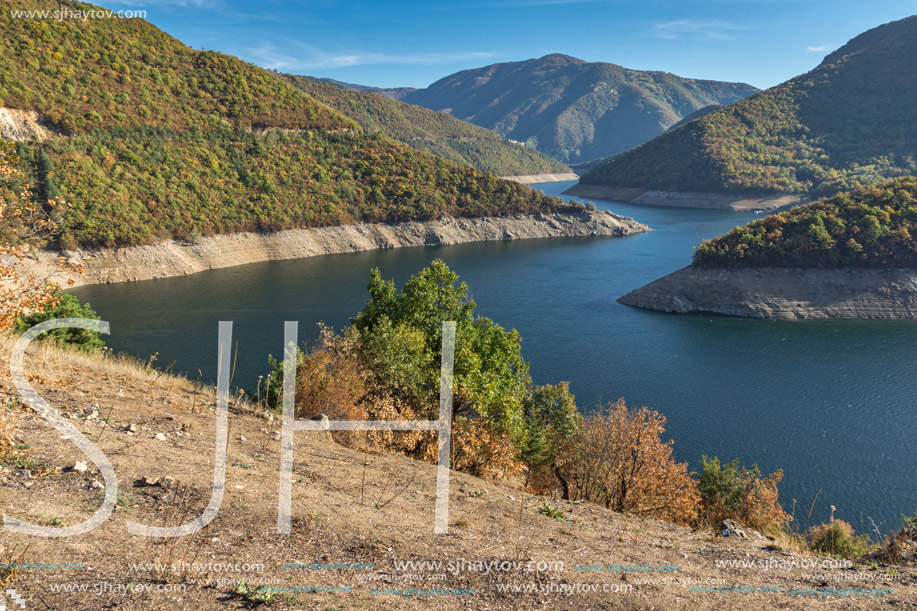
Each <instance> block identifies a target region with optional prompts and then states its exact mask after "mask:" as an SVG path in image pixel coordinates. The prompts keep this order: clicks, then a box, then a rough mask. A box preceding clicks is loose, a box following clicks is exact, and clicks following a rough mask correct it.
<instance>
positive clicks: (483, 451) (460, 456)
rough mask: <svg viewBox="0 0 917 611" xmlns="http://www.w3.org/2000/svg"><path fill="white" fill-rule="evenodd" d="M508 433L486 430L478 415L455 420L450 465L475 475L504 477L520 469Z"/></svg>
mask: <svg viewBox="0 0 917 611" xmlns="http://www.w3.org/2000/svg"><path fill="white" fill-rule="evenodd" d="M517 454H518V450H517V448H516V444H515V443H513V440H512V439H511V438H510V437H509V435H505V434H504V435H501V434H498V433H494V432H492V431H489V430H488V429H487V426H486V425H485V424H484V422H482V421H481V419H480V418H475V419H473V420H468V419H465V418H461V419H457V420H456V421H455V422H453V425H452V468H453V469H455V470H457V471H462V472H464V473H468V474H471V475H474V476H476V477H497V478H499V477H508V476H511V475H518V474H520V473H521V472H522V470H523V464H522V462H520V461H518V460H516V456H517Z"/></svg>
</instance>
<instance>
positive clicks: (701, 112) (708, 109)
mask: <svg viewBox="0 0 917 611" xmlns="http://www.w3.org/2000/svg"><path fill="white" fill-rule="evenodd" d="M722 107H723V105H722V104H711V105H710V106H704V107H703V108H701V109H700V110H695V111H694V112H692V113H691V114H690V115H688V116H687V117H685V118H684V119H682V120H681V121H679V122H678V123H676V124H674V125H672V126H670V127H669V129H675V128H676V127H681V126H682V125H684V124H685V123H688V122H690V121H693V120H694V119H700V118H701V117H706V116H707V115H709V114H710V113H711V112H713V111H714V110H716V109H717V108H722ZM666 131H668V130H666Z"/></svg>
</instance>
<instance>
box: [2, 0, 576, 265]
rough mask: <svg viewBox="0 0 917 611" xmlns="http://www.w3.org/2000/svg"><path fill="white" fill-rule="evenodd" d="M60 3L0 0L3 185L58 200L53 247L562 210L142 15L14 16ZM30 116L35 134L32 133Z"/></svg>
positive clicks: (76, 7) (557, 203) (553, 201)
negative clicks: (17, 174) (365, 123)
mask: <svg viewBox="0 0 917 611" xmlns="http://www.w3.org/2000/svg"><path fill="white" fill-rule="evenodd" d="M67 6H68V8H70V9H71V10H73V11H90V10H95V11H101V10H103V9H100V8H98V7H94V6H92V5H89V4H80V3H75V2H70V3H68V4H67ZM57 8H58V3H57V2H51V1H48V0H25V1H22V0H17V1H15V2H13V1H11V0H0V108H5V109H7V110H6V111H4V113H3V116H4V117H7V118H11V117H12V118H14V119H16V120H17V121H18V122H19V123H20V124H21V125H20V126H19V127H17V128H16V129H13V130H6V131H7V132H9V133H13V134H17V133H18V134H20V138H22V137H24V138H25V139H21V140H20V142H19V143H18V156H19V158H20V159H21V169H22V171H23V173H24V175H25V181H24V182H23V181H20V180H18V179H17V180H14V181H8V180H5V179H4V180H3V181H0V190H2V191H4V192H6V191H18V189H21V188H23V187H24V186H26V184H29V185H32V186H33V187H34V188H35V189H36V192H37V193H39V194H40V196H41V197H42V198H54V197H56V196H58V195H61V196H64V197H65V198H66V199H67V200H68V201H69V202H70V204H71V206H70V208H68V209H66V210H64V211H63V212H62V214H63V217H62V219H61V226H62V234H61V236H60V244H61V245H62V246H64V247H73V246H77V245H84V246H116V245H131V244H145V243H151V242H157V241H162V240H166V239H169V238H180V239H191V240H194V239H196V238H197V237H200V236H205V235H208V234H213V233H229V232H235V231H249V230H256V231H273V230H279V229H287V228H294V227H307V226H323V225H338V224H345V223H351V222H354V221H359V220H366V221H404V220H428V219H433V218H438V217H439V216H441V215H450V216H466V217H473V216H489V215H501V214H511V213H534V212H541V211H548V210H557V209H562V208H564V206H563V204H562V202H561V200H560V199H558V198H551V197H547V196H545V195H543V194H542V193H540V192H536V191H533V190H532V189H529V188H528V187H525V186H522V185H519V184H517V183H513V182H509V181H504V180H500V179H498V178H496V177H494V176H493V175H491V174H486V173H481V172H480V171H478V170H476V169H474V168H472V167H469V166H462V165H458V164H456V163H453V162H450V161H447V160H443V159H440V158H438V157H435V156H433V155H430V154H428V153H424V152H422V151H417V150H415V149H413V148H411V147H409V146H407V145H405V144H403V143H401V142H397V141H395V140H393V139H391V138H389V137H388V136H385V135H383V134H365V133H364V132H363V130H362V128H361V127H360V126H359V125H358V124H357V123H356V122H354V121H353V120H352V119H349V118H347V117H345V116H344V115H342V114H341V113H339V112H337V111H336V110H333V109H332V108H329V107H328V106H326V105H324V104H322V103H321V102H319V101H317V100H316V99H315V98H313V97H312V96H310V95H308V94H307V93H306V92H304V91H302V90H301V89H300V88H298V87H296V86H294V85H293V84H292V83H291V82H290V81H289V80H288V79H286V78H284V77H282V76H280V75H277V74H274V73H273V72H270V71H268V70H263V69H261V68H258V67H256V66H253V65H251V64H247V63H245V62H243V61H241V60H239V59H237V58H235V57H230V56H227V55H224V54H221V53H215V52H205V51H195V50H193V49H191V48H189V47H187V46H186V45H184V44H182V43H181V42H180V41H178V40H176V39H175V38H172V37H171V36H168V35H167V34H165V33H163V32H162V31H160V30H159V29H157V28H156V27H154V26H152V25H151V24H150V23H148V22H146V21H144V20H141V19H119V18H112V19H87V20H85V21H84V20H80V19H66V18H65V19H62V20H58V19H54V18H51V17H44V18H42V17H41V16H37V15H35V14H33V15H32V16H31V17H28V16H22V15H19V16H17V13H18V12H20V11H53V10H55V9H57ZM33 118H34V119H35V120H34V121H33ZM33 123H34V124H35V125H32V124H33ZM24 126H32V127H29V128H28V129H25V128H24ZM35 126H38V127H39V128H41V131H43V132H47V133H45V134H43V135H42V137H37V136H35V137H30V136H29V135H28V134H30V133H33V132H35V129H34V127H35ZM22 134H24V136H22ZM2 195H3V193H0V196H2Z"/></svg>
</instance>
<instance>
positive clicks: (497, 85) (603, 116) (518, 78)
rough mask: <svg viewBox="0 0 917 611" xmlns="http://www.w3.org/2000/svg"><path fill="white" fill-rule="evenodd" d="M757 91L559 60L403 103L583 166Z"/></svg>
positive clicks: (459, 81)
mask: <svg viewBox="0 0 917 611" xmlns="http://www.w3.org/2000/svg"><path fill="white" fill-rule="evenodd" d="M756 91H758V90H757V89H756V88H754V87H752V86H751V85H746V84H744V83H724V82H720V81H704V80H696V79H686V78H682V77H679V76H676V75H674V74H669V73H666V72H644V71H640V70H628V69H627V68H623V67H621V66H617V65H615V64H608V63H589V62H585V61H583V60H581V59H576V58H575V57H569V56H567V55H559V54H554V55H546V56H545V57H542V58H540V59H530V60H527V61H522V62H511V63H505V64H493V65H491V66H485V67H483V68H477V69H474V70H463V71H462V72H458V73H456V74H453V75H450V76H447V77H445V78H443V79H440V80H439V81H437V82H435V83H433V84H432V85H430V86H429V87H427V88H426V89H419V90H417V91H413V92H411V93H408V94H407V95H405V96H404V97H403V98H402V99H403V100H404V101H405V102H408V103H410V104H417V105H419V106H423V107H425V108H432V109H433V110H440V111H443V112H447V113H449V114H451V115H453V116H455V117H458V118H459V119H464V120H465V121H470V122H471V123H474V124H476V125H480V126H482V127H486V128H488V129H492V130H494V131H495V132H497V133H498V134H500V135H501V136H504V137H506V138H511V139H513V140H518V141H520V142H525V144H526V145H528V146H531V147H532V148H536V149H538V150H539V151H541V152H542V153H545V154H547V155H550V156H552V157H555V158H557V159H560V160H561V161H564V162H565V163H578V162H584V161H590V160H593V159H597V158H600V157H608V156H610V155H614V154H615V153H620V152H621V151H625V150H627V149H629V148H631V147H634V146H637V145H638V144H641V143H643V142H646V141H647V140H649V139H650V138H652V137H653V136H657V135H659V134H661V133H662V132H663V131H665V129H666V128H667V127H669V126H671V125H673V124H674V123H676V122H678V121H679V120H680V119H682V118H683V117H685V116H686V115H688V114H690V113H692V112H694V111H695V110H698V109H700V108H703V107H704V106H708V105H710V104H729V103H731V102H734V101H736V100H739V99H741V98H744V97H745V96H747V95H750V94H752V93H754V92H756Z"/></svg>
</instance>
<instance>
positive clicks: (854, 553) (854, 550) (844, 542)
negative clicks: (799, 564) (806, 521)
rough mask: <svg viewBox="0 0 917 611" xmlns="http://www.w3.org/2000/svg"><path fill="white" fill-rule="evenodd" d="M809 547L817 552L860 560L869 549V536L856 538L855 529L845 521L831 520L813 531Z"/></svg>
mask: <svg viewBox="0 0 917 611" xmlns="http://www.w3.org/2000/svg"><path fill="white" fill-rule="evenodd" d="M809 547H810V548H811V549H812V550H813V551H816V552H822V553H824V554H831V555H832V556H840V557H841V558H850V559H853V558H859V557H860V556H862V555H863V554H865V553H866V550H867V548H868V547H869V535H859V536H854V531H853V527H851V526H850V524H848V523H847V522H844V521H843V520H831V522H830V523H828V524H820V525H818V526H816V527H814V528H813V529H812V533H811V535H810V542H809Z"/></svg>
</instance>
